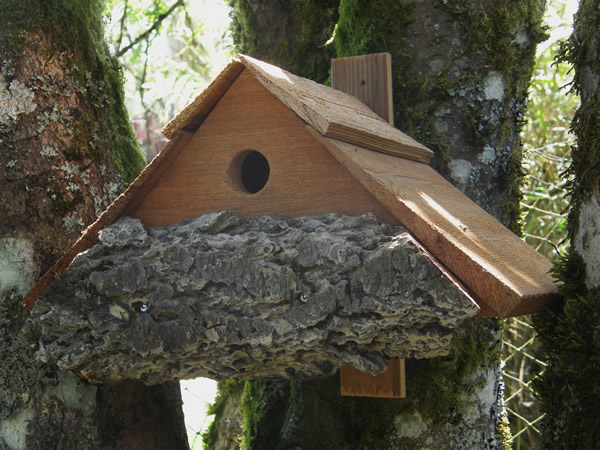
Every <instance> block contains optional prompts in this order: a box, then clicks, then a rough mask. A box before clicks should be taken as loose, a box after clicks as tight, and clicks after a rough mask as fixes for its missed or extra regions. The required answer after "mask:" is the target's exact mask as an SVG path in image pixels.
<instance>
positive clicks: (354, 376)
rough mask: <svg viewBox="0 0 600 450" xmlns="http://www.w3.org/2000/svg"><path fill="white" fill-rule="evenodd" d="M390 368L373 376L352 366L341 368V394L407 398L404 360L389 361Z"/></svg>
mask: <svg viewBox="0 0 600 450" xmlns="http://www.w3.org/2000/svg"><path fill="white" fill-rule="evenodd" d="M387 363H388V366H389V367H388V369H387V370H386V371H385V372H384V373H382V374H381V375H377V376H373V375H371V374H369V373H365V372H361V371H360V370H358V369H355V368H354V367H352V366H346V367H344V368H342V370H340V390H341V394H342V395H345V396H349V397H379V398H405V397H406V381H405V370H404V360H403V359H394V360H391V361H387Z"/></svg>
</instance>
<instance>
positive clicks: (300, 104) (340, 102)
mask: <svg viewBox="0 0 600 450" xmlns="http://www.w3.org/2000/svg"><path fill="white" fill-rule="evenodd" d="M244 69H248V70H249V71H250V72H251V73H252V74H253V75H254V76H255V78H256V79H257V80H258V81H259V82H260V83H261V84H262V85H263V86H264V87H265V88H266V89H267V90H269V92H271V93H272V94H273V95H275V97H277V98H278V99H279V100H280V101H281V102H282V103H283V104H285V105H286V106H287V107H288V108H290V109H291V110H292V111H294V112H295V113H296V114H297V115H298V116H299V117H300V118H301V119H302V120H304V121H305V122H306V123H308V124H310V125H312V126H313V127H314V128H315V129H317V130H318V131H319V132H320V133H321V134H322V135H323V136H328V137H332V138H335V139H339V140H343V141H346V142H349V143H353V144H357V145H360V146H362V147H365V148H369V149H371V150H374V151H379V152H384V153H388V154H390V155H394V156H398V157H401V158H407V159H412V160H414V161H419V162H422V163H424V164H428V163H429V161H430V160H431V158H432V157H433V151H431V150H430V149H428V148H427V147H425V146H424V145H422V144H420V143H419V142H417V141H416V140H415V139H413V138H411V137H410V136H408V135H406V134H404V133H402V132H401V131H400V130H398V129H397V128H394V127H393V126H391V125H390V124H389V123H387V122H386V121H385V120H383V119H381V117H379V116H378V115H377V114H375V113H374V112H373V111H371V109H370V108H369V107H368V106H366V105H365V104H364V103H363V102H362V101H360V100H359V99H358V98H356V97H354V96H352V95H349V94H346V93H344V92H342V91H338V90H335V89H333V88H330V87H327V86H324V85H322V84H319V83H316V82H314V81H312V80H308V79H306V78H302V77H298V76H296V75H293V74H291V73H289V72H287V71H285V70H283V69H281V68H279V67H277V66H273V65H271V64H268V63H266V62H263V61H260V60H257V59H254V58H251V57H249V56H246V55H239V56H238V59H236V60H233V61H232V62H231V63H229V64H228V65H227V66H226V67H225V69H223V71H221V73H220V74H219V75H218V76H217V77H216V78H215V79H214V80H213V81H212V82H211V83H210V85H209V86H208V87H207V88H206V89H205V90H204V91H203V92H202V93H201V94H200V95H199V96H197V97H196V98H195V99H194V100H193V101H192V102H191V103H190V104H189V105H188V106H186V107H185V108H184V109H183V110H182V111H181V112H180V113H179V114H177V116H175V118H173V119H172V120H171V121H170V122H169V123H168V124H167V125H165V127H164V128H163V129H162V133H163V135H164V136H166V137H167V138H169V139H171V138H172V137H173V136H174V135H175V133H176V132H177V131H178V130H187V131H192V132H193V131H195V130H196V129H197V128H198V127H199V126H200V125H201V124H202V122H203V121H204V119H205V118H206V117H207V116H208V115H209V114H210V112H211V111H212V109H213V108H214V107H215V106H216V104H217V103H218V102H219V100H220V99H221V98H222V97H223V95H224V94H225V92H227V90H228V89H229V88H230V87H231V85H232V84H233V83H234V82H235V80H236V79H237V77H238V76H239V74H240V73H241V72H242V71H243V70H244Z"/></svg>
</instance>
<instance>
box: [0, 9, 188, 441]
mask: <svg viewBox="0 0 600 450" xmlns="http://www.w3.org/2000/svg"><path fill="white" fill-rule="evenodd" d="M103 7H104V3H103V1H101V0H76V1H71V0H68V1H67V0H54V1H46V0H5V1H3V2H1V3H0V56H1V57H0V61H1V62H0V192H2V203H3V206H2V215H1V217H0V448H187V438H186V436H185V428H184V425H183V414H182V412H181V397H180V394H179V387H178V385H177V384H176V383H174V384H166V385H159V386H154V387H150V388H149V387H146V386H144V385H143V384H141V383H139V384H138V383H129V384H122V385H114V386H102V385H99V386H92V385H90V384H88V383H87V382H85V381H83V380H80V379H78V378H76V377H75V376H74V375H72V374H68V373H64V372H57V371H56V370H55V369H54V368H52V367H46V366H43V365H42V364H40V363H39V362H37V361H36V360H35V359H34V358H33V355H32V351H31V349H29V348H26V347H24V345H23V344H22V342H21V341H20V339H19V334H20V332H21V328H22V325H23V323H24V321H25V319H26V318H27V315H28V312H27V310H26V308H25V306H24V305H23V303H22V297H23V295H24V294H25V293H26V292H27V291H28V289H29V288H30V287H31V286H32V284H33V283H34V282H35V281H36V279H37V278H38V277H39V276H40V275H41V274H43V273H44V272H45V271H46V270H47V269H48V268H49V267H50V266H51V265H52V264H53V263H54V262H55V261H56V259H57V258H58V257H60V256H61V255H62V254H63V253H64V252H65V251H66V250H67V249H68V248H69V246H70V245H71V244H72V243H73V242H74V240H75V239H77V237H78V236H79V233H80V232H81V231H82V230H83V229H84V227H85V226H87V225H88V224H90V223H91V222H92V221H93V220H94V219H95V218H96V216H97V215H98V214H99V213H100V212H102V211H103V210H104V208H105V207H106V206H107V205H108V204H109V202H110V201H111V200H112V199H113V198H114V197H115V196H116V195H117V194H118V193H119V192H120V191H121V190H122V189H123V187H124V186H125V183H126V182H129V181H131V180H132V179H133V178H134V177H135V175H136V174H137V173H138V172H139V171H140V170H141V168H143V166H144V160H143V157H142V156H141V153H140V151H139V148H138V146H137V143H136V141H135V136H134V134H133V131H132V129H131V126H130V125H129V121H128V117H127V113H126V111H125V108H124V105H123V92H122V80H121V74H120V69H119V65H118V63H117V61H116V60H114V59H113V58H111V56H110V55H109V52H108V48H107V46H106V43H105V42H104V38H103V22H102V20H103V16H102V13H103Z"/></svg>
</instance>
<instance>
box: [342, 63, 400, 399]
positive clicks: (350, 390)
mask: <svg viewBox="0 0 600 450" xmlns="http://www.w3.org/2000/svg"><path fill="white" fill-rule="evenodd" d="M331 86H332V87H333V88H334V89H337V90H339V91H342V92H345V93H347V94H350V95H353V96H355V97H357V98H359V99H360V100H362V102H363V103H364V104H365V105H367V106H368V107H369V108H371V109H372V110H373V111H374V112H375V113H377V114H378V115H379V116H380V117H382V118H383V119H385V120H387V121H388V122H389V124H390V125H392V126H393V125H394V112H393V100H392V55H390V54H389V53H376V54H373V55H363V56H354V57H351V58H337V59H333V60H332V61H331ZM387 363H388V365H389V368H388V370H386V371H385V372H384V373H383V374H381V375H378V376H373V375H371V374H368V373H364V372H361V371H360V370H357V369H355V368H354V367H352V366H347V367H343V368H342V369H341V370H340V384H341V393H342V395H346V396H354V397H383V398H404V397H406V383H405V374H404V360H403V359H402V360H393V361H387Z"/></svg>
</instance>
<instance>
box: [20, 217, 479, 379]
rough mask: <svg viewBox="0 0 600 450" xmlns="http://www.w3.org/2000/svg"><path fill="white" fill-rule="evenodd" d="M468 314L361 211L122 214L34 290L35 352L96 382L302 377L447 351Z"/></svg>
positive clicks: (399, 234) (423, 261)
mask: <svg viewBox="0 0 600 450" xmlns="http://www.w3.org/2000/svg"><path fill="white" fill-rule="evenodd" d="M477 311H478V308H477V306H476V305H475V304H474V303H473V302H472V300H471V299H470V298H469V297H468V296H467V295H466V294H465V293H464V292H463V291H462V290H461V289H460V288H459V287H457V286H456V285H455V284H454V283H453V282H452V281H451V280H450V279H449V278H448V277H447V276H446V275H445V274H444V273H443V272H442V271H441V270H440V269H439V267H438V266H436V264H435V263H434V262H433V261H431V259H430V258H429V257H428V256H427V255H425V254H424V253H423V252H422V251H421V250H420V248H419V247H418V245H417V244H416V243H415V241H414V240H413V238H412V237H411V236H410V235H409V234H408V233H406V231H405V230H404V228H402V227H399V226H388V225H383V224H380V223H378V222H377V220H376V219H375V217H374V216H373V215H370V214H366V215H363V216H360V217H347V216H343V215H340V214H325V215H322V216H318V217H305V218H299V219H282V218H276V217H270V216H263V217H257V218H248V219H241V218H238V217H236V216H234V215H233V214H232V213H230V212H227V211H224V212H219V213H211V214H207V215H204V216H201V217H199V218H197V219H195V220H191V221H187V222H183V223H181V224H178V225H169V226H165V227H146V226H144V225H143V224H142V223H141V222H140V221H139V220H137V219H133V218H121V219H119V220H118V221H117V222H116V223H115V224H113V225H111V226H110V227H108V228H107V229H105V230H104V231H102V232H101V234H100V238H99V242H98V243H97V244H96V245H95V246H94V247H92V248H91V249H90V250H88V251H87V252H84V253H81V254H79V255H78V256H77V258H76V259H75V260H74V261H73V263H72V264H71V266H70V267H69V269H68V270H67V272H66V273H65V274H64V275H63V277H62V278H61V279H60V280H58V281H57V282H55V283H54V284H53V285H52V286H51V287H50V288H49V289H48V290H47V291H46V293H45V294H44V295H43V296H42V297H41V298H40V300H38V302H37V303H36V306H35V308H34V310H33V312H32V314H31V317H30V319H29V320H28V323H27V330H26V331H27V335H28V338H29V339H30V341H31V342H32V345H34V346H37V355H38V357H39V358H40V359H41V360H42V361H44V362H46V363H50V364H57V365H58V367H60V368H61V369H64V370H71V371H75V372H77V373H79V374H82V375H84V376H85V377H86V378H88V379H91V380H97V381H102V382H107V381H117V380H124V379H136V380H141V381H143V382H144V383H147V384H155V383H161V382H164V381H166V380H169V379H173V378H194V377H199V376H204V377H210V378H213V379H224V378H237V379H256V378H294V379H298V378H307V377H319V376H326V375H330V374H332V373H333V372H335V371H336V370H337V369H339V368H340V367H342V366H344V365H348V364H351V365H353V366H355V367H357V368H358V369H360V370H363V371H367V372H370V373H373V374H379V373H381V372H383V371H384V370H385V368H386V363H385V361H384V359H386V358H430V357H435V356H441V355H445V354H447V353H448V352H449V350H450V343H451V338H452V335H453V332H454V330H455V329H456V327H457V326H459V325H460V323H461V322H462V321H463V320H465V319H467V318H468V317H471V316H474V315H475V314H476V313H477Z"/></svg>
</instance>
